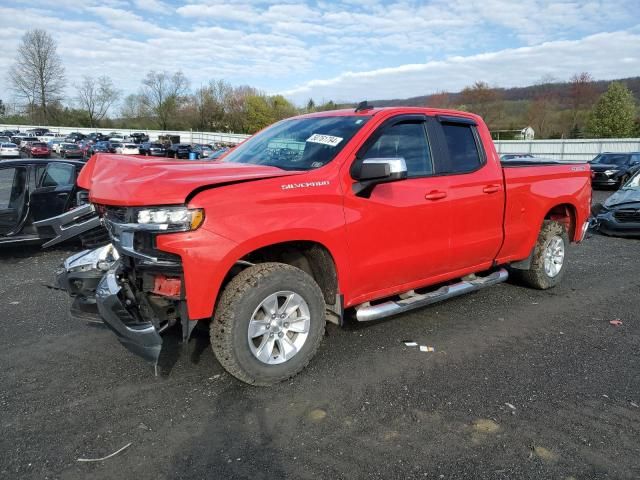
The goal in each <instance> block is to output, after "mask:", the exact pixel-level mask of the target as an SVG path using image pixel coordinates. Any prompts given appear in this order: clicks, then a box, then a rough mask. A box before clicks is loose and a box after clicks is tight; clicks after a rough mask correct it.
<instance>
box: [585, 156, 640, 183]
mask: <svg viewBox="0 0 640 480" xmlns="http://www.w3.org/2000/svg"><path fill="white" fill-rule="evenodd" d="M589 163H590V164H591V184H592V185H593V186H594V187H621V186H622V185H624V184H625V183H626V181H627V180H629V178H631V176H632V175H633V174H634V173H636V172H637V171H639V170H640V152H631V153H611V152H607V153H601V154H600V155H598V156H597V157H596V158H594V159H593V160H591V161H590V162H589Z"/></svg>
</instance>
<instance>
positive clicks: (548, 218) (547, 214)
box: [59, 107, 591, 385]
mask: <svg viewBox="0 0 640 480" xmlns="http://www.w3.org/2000/svg"><path fill="white" fill-rule="evenodd" d="M78 183H79V186H80V187H82V188H85V189H87V190H89V192H90V197H89V198H90V201H91V203H92V204H93V206H94V208H95V209H96V210H97V212H98V213H99V214H100V215H101V217H102V220H103V223H104V225H105V226H106V227H107V229H108V231H109V232H110V236H111V241H112V243H111V244H110V245H107V246H105V247H102V248H100V249H97V250H93V251H85V252H82V253H79V254H77V255H74V256H72V257H70V258H69V259H67V261H66V262H65V265H64V269H62V270H61V271H60V273H59V282H60V284H61V285H62V286H63V287H64V288H66V289H67V290H68V291H69V293H70V294H71V296H72V297H74V298H75V300H74V303H73V305H72V314H73V315H74V316H76V317H80V318H87V317H94V316H96V315H99V316H100V317H101V318H102V320H103V321H104V322H105V323H106V324H107V325H108V326H109V327H111V329H112V330H113V331H114V332H115V334H116V335H117V336H118V338H119V340H120V341H121V342H122V343H123V344H124V345H125V346H126V347H127V348H129V349H130V350H131V351H133V352H135V353H137V354H139V355H141V356H143V357H144V358H146V359H148V360H150V361H152V362H157V359H158V356H159V354H160V351H161V347H162V334H163V332H165V331H166V330H167V329H168V328H170V327H172V326H174V325H176V326H177V328H181V331H182V337H183V339H184V341H187V340H188V339H189V336H190V334H191V332H192V330H193V327H194V325H195V324H196V323H197V322H198V321H200V322H208V323H209V328H210V334H211V344H212V347H213V351H214V352H215V354H216V356H217V358H218V360H219V361H220V363H221V364H222V365H223V366H224V368H225V369H226V370H227V371H228V372H229V373H231V374H232V375H234V376H236V377H237V378H238V379H240V380H242V381H244V382H247V383H251V384H255V385H269V384H273V383H275V382H277V381H281V380H284V379H287V378H290V377H291V376H293V375H295V374H296V373H298V372H299V371H300V370H301V369H303V368H304V367H305V366H306V365H307V363H308V362H309V361H310V360H311V358H312V357H313V355H314V354H315V352H316V351H317V349H318V346H319V345H320V342H321V340H322V338H323V336H324V331H325V322H327V321H329V322H335V323H337V324H342V322H343V321H344V319H345V316H347V315H351V316H352V317H355V319H356V320H357V321H370V320H377V319H380V318H383V317H386V316H390V315H395V314H398V313H401V312H405V311H408V310H411V309H414V308H418V307H422V306H424V305H428V304H431V303H434V302H436V301H439V300H443V299H446V298H450V297H453V296H456V295H460V294H462V293H465V292H469V291H473V290H477V289H480V288H483V287H486V286H489V285H493V284H496V283H499V282H503V281H505V280H506V279H507V277H508V275H509V274H512V275H513V276H516V277H518V278H519V279H520V280H521V281H523V282H524V283H526V284H528V285H530V286H532V287H534V288H539V289H546V288H550V287H553V286H555V285H556V284H557V283H558V282H559V281H560V280H561V278H562V276H563V274H564V273H565V268H566V263H567V262H566V260H567V253H568V246H569V243H570V242H580V241H581V240H582V239H583V237H584V234H585V232H586V228H587V224H588V222H587V221H588V217H589V210H590V202H591V185H590V169H589V166H588V165H586V164H575V163H572V164H563V163H559V162H553V161H548V162H541V161H536V160H532V159H516V160H514V161H510V162H508V163H505V164H501V163H500V160H499V157H498V155H497V153H496V151H495V148H494V145H493V142H492V140H491V136H490V134H489V131H488V129H487V127H486V125H485V124H484V122H483V121H482V119H481V118H480V117H478V116H476V115H473V114H470V113H465V112H457V111H451V110H437V109H428V108H384V109H372V108H368V107H362V108H358V109H356V110H355V111H354V110H340V111H330V112H322V113H315V114H310V115H303V116H299V117H295V118H290V119H287V120H283V121H281V122H279V123H276V124H275V125H272V126H271V127H269V128H267V129H265V130H263V131H262V132H260V133H258V134H256V135H255V136H253V137H251V138H249V139H248V140H246V141H245V142H244V143H242V144H241V145H239V146H238V147H237V148H235V149H234V150H232V151H231V152H230V153H228V154H226V156H224V157H223V158H222V159H221V160H220V161H215V162H206V161H190V162H185V161H177V160H170V159H154V160H149V159H147V158H145V159H142V158H135V157H131V156H126V157H125V156H119V155H102V154H96V155H94V156H93V157H92V158H91V159H90V160H89V162H88V164H87V165H86V167H85V168H84V169H83V171H82V172H81V174H80V177H79V180H78Z"/></svg>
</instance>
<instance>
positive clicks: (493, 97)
mask: <svg viewBox="0 0 640 480" xmlns="http://www.w3.org/2000/svg"><path fill="white" fill-rule="evenodd" d="M460 100H461V101H462V103H463V106H464V108H465V109H466V110H469V111H470V112H473V113H477V114H478V115H480V116H481V117H482V118H483V119H484V121H485V122H487V123H488V124H489V125H490V126H493V124H495V122H496V121H497V120H499V119H500V117H501V116H502V108H503V104H502V102H501V101H500V100H501V95H500V92H499V91H498V90H497V89H495V88H492V87H490V86H489V84H488V83H486V82H481V81H477V82H475V83H474V84H473V85H471V86H469V87H465V88H464V89H463V90H462V92H461V93H460Z"/></svg>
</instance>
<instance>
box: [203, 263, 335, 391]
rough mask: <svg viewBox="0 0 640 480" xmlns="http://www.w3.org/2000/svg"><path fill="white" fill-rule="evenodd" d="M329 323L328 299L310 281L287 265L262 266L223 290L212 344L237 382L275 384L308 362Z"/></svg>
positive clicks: (263, 264) (292, 374)
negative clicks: (326, 305) (327, 322)
mask: <svg viewBox="0 0 640 480" xmlns="http://www.w3.org/2000/svg"><path fill="white" fill-rule="evenodd" d="M325 322H326V320H325V303H324V297H323V296H322V291H321V290H320V287H319V286H318V285H317V283H316V282H315V281H314V280H313V278H312V277H311V276H309V275H308V274H307V273H305V272H303V271H302V270H300V269H298V268H295V267H292V266H290V265H286V264H283V263H261V264H258V265H254V266H251V267H249V268H247V269H245V270H243V271H242V272H241V273H239V274H238V275H237V276H235V277H234V278H233V279H232V280H231V282H229V284H228V285H227V287H226V288H225V290H224V292H223V293H222V296H221V298H220V301H219V302H218V305H217V307H216V313H215V315H214V318H213V322H212V323H211V345H212V347H213V351H214V353H215V355H216V357H217V358H218V361H219V362H220V363H221V364H222V366H223V367H224V368H225V369H226V370H227V371H228V372H229V373H230V374H232V375H233V376H235V377H236V378H238V379H240V380H242V381H243V382H246V383H250V384H253V385H261V386H266V385H272V384H274V383H277V382H280V381H282V380H286V379H288V378H290V377H293V376H294V375H295V374H297V373H298V372H299V371H300V370H302V369H303V368H304V367H305V366H306V365H307V364H308V363H309V361H310V360H311V358H312V357H313V355H314V354H315V353H316V351H317V349H318V347H319V345H320V342H321V341H322V337H323V335H324V329H325Z"/></svg>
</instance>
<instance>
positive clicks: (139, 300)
mask: <svg viewBox="0 0 640 480" xmlns="http://www.w3.org/2000/svg"><path fill="white" fill-rule="evenodd" d="M139 236H142V237H144V235H143V234H141V235H139ZM135 237H136V235H133V237H132V238H135ZM112 240H114V243H111V244H109V245H107V246H104V247H101V248H98V249H95V250H86V251H84V252H80V253H78V254H76V255H73V256H71V257H69V258H68V259H67V260H66V261H65V262H64V264H63V267H62V268H61V269H60V271H59V272H58V274H57V281H58V285H59V286H60V288H62V289H64V290H66V291H67V292H68V293H69V295H70V296H71V297H72V298H73V303H72V306H71V316H72V317H74V318H77V319H82V320H88V321H92V322H100V323H104V324H105V325H106V326H107V327H109V329H111V330H112V331H113V332H114V333H115V335H116V336H117V338H118V340H119V341H120V343H121V344H122V345H123V346H124V347H126V348H127V349H128V350H129V351H131V352H133V353H135V354H136V355H138V356H140V357H142V358H144V359H145V360H147V361H149V362H151V363H153V364H154V365H156V364H157V362H158V358H159V357H160V353H161V350H162V344H163V341H162V336H161V334H162V333H163V332H164V331H165V330H166V329H168V328H169V327H171V326H173V325H175V324H176V323H177V322H178V321H180V320H183V322H182V323H183V337H184V338H185V339H187V338H188V335H189V334H190V333H191V330H192V328H193V325H194V324H195V323H196V322H189V321H188V318H186V307H185V300H184V295H183V293H182V287H181V286H182V270H181V265H180V262H179V260H176V259H175V258H171V259H167V258H163V259H162V260H160V259H158V258H152V257H148V256H146V255H140V257H141V258H136V257H134V256H131V255H130V254H131V253H132V251H131V250H129V249H128V248H127V247H128V245H122V243H120V242H116V241H115V240H121V238H114V236H113V234H112ZM138 240H141V239H140V238H138ZM147 240H149V239H147ZM146 257H148V258H146ZM180 313H182V315H180Z"/></svg>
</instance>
